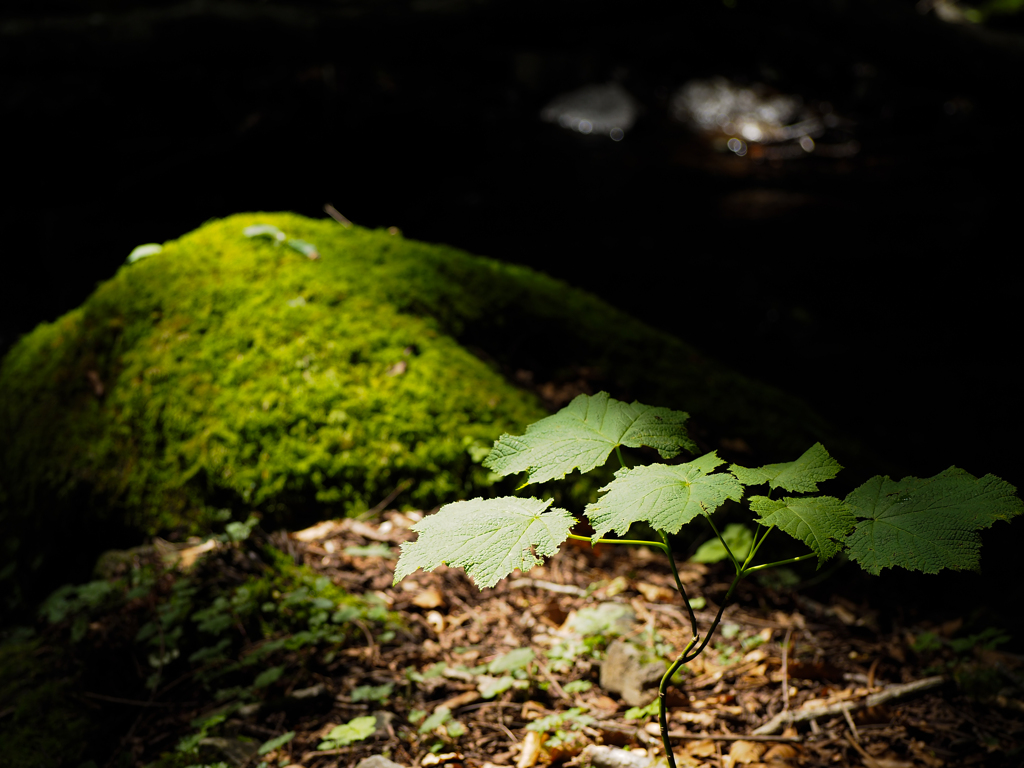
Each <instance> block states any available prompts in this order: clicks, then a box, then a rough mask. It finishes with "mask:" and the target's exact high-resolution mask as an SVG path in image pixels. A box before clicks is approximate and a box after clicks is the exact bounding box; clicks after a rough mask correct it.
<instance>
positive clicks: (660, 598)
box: [635, 581, 676, 603]
mask: <svg viewBox="0 0 1024 768" xmlns="http://www.w3.org/2000/svg"><path fill="white" fill-rule="evenodd" d="M635 586H636V591H637V592H639V593H640V594H641V595H643V596H644V599H645V600H647V602H649V603H671V602H672V601H673V600H674V599H675V597H676V592H675V590H672V589H669V588H668V587H659V586H658V585H657V584H647V583H645V582H642V581H638V582H637V583H636V584H635Z"/></svg>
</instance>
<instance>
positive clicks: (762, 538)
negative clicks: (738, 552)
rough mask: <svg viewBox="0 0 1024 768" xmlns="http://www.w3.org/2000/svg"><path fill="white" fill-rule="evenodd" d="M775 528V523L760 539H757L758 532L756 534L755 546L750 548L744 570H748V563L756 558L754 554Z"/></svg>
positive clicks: (744, 562)
mask: <svg viewBox="0 0 1024 768" xmlns="http://www.w3.org/2000/svg"><path fill="white" fill-rule="evenodd" d="M774 530H775V526H774V525H773V526H771V527H770V528H768V529H766V530H765V532H764V535H763V536H762V537H761V539H760V541H758V539H757V534H756V533H755V534H754V546H752V547H751V548H750V553H749V554H748V555H747V559H746V560H744V561H743V570H744V571H746V570H747V565H749V564H750V561H751V560H753V559H754V555H756V554H757V550H759V549H760V548H761V545H762V544H764V540H765V539H767V538H768V534H769V533H771V532H772V531H774Z"/></svg>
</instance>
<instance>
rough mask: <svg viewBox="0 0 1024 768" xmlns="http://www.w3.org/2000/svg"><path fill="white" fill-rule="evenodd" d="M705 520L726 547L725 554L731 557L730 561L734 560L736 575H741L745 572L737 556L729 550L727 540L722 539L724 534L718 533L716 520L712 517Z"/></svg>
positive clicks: (705, 517) (707, 516)
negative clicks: (741, 572)
mask: <svg viewBox="0 0 1024 768" xmlns="http://www.w3.org/2000/svg"><path fill="white" fill-rule="evenodd" d="M704 519H705V520H707V521H708V524H709V525H710V526H711V530H713V531H714V532H715V536H717V537H718V540H719V541H720V542H722V546H723V547H725V553H726V554H727V555H728V556H729V559H730V560H732V565H733V567H734V568H735V569H736V573H740V571H742V570H743V568H742V566H740V561H739V560H737V559H736V555H734V554H733V553H732V550H731V549H729V545H728V544H726V543H725V539H724V538H722V534H720V533H719V532H718V528H717V527H716V526H715V522H714V520H712V519H711V515H705V516H704Z"/></svg>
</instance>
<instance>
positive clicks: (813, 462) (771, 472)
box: [729, 443, 843, 493]
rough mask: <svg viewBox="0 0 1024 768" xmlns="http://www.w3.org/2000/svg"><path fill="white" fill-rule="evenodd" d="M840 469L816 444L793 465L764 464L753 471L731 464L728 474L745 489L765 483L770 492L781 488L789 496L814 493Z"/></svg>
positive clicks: (823, 449)
mask: <svg viewBox="0 0 1024 768" xmlns="http://www.w3.org/2000/svg"><path fill="white" fill-rule="evenodd" d="M842 468H843V467H842V465H841V464H840V463H839V462H838V461H836V460H835V459H833V458H832V457H831V456H829V454H828V451H826V450H825V448H824V446H822V444H821V443H815V444H814V445H812V446H811V447H810V448H808V449H807V450H806V451H804V454H803V455H802V456H801V457H800V458H799V459H797V460H796V461H787V462H784V463H782V464H766V465H765V466H763V467H757V468H756V469H747V468H746V467H741V466H739V465H738V464H732V465H730V466H729V471H730V472H732V473H733V474H734V475H736V478H737V479H738V480H739V481H740V482H741V483H743V484H744V485H761V484H762V483H768V485H769V487H770V488H772V489H773V490H774V489H775V488H783V489H785V490H787V491H790V492H791V493H814V492H816V491H817V490H818V483H821V482H824V481H825V480H831V479H832V478H833V477H835V476H836V475H837V474H839V470H841V469H842Z"/></svg>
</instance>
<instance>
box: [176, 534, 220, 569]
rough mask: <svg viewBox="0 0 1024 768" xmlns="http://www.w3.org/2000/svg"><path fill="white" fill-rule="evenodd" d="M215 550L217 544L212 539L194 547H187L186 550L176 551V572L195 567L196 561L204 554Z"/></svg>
mask: <svg viewBox="0 0 1024 768" xmlns="http://www.w3.org/2000/svg"><path fill="white" fill-rule="evenodd" d="M216 548H217V542H216V541H214V540H213V539H209V540H207V541H204V542H203V543H202V544H199V545H197V546H195V547H187V548H186V549H180V550H178V570H180V571H186V570H188V569H189V568H191V567H192V566H193V565H195V563H196V560H197V559H199V556H200V555H201V554H203V553H204V552H209V551H210V550H212V549H216Z"/></svg>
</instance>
